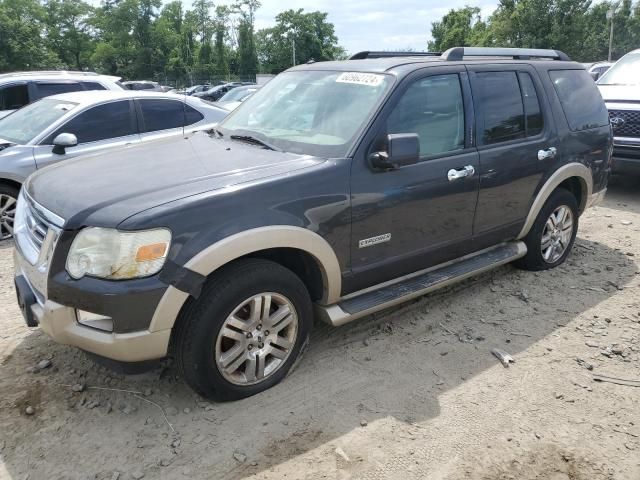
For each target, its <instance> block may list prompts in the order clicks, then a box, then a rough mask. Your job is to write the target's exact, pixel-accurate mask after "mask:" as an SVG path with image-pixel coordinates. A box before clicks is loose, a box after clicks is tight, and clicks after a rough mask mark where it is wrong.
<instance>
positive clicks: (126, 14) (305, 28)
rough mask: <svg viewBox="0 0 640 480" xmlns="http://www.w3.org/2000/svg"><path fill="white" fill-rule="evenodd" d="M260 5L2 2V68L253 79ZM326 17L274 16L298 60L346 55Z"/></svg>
mask: <svg viewBox="0 0 640 480" xmlns="http://www.w3.org/2000/svg"><path fill="white" fill-rule="evenodd" d="M260 6H261V4H260V1H258V0H238V1H236V2H235V3H234V4H232V5H230V6H226V5H218V6H217V7H215V8H214V3H213V2H212V1H211V0H194V1H193V3H192V8H191V9H190V10H185V9H184V7H183V4H182V1H181V0H174V1H170V2H169V3H165V4H164V5H163V3H162V0H102V2H101V4H100V6H99V7H93V6H92V5H91V4H90V3H88V2H87V1H85V0H0V72H4V71H12V70H34V69H43V68H58V69H63V68H66V69H75V70H95V71H99V72H102V73H108V74H113V75H119V76H121V77H123V78H125V79H153V80H158V81H161V82H175V83H178V84H181V85H184V84H191V83H195V82H203V81H208V80H212V79H214V78H216V79H230V78H231V76H233V77H241V78H242V79H246V80H248V79H253V78H255V75H256V73H257V72H258V71H259V70H260V68H259V66H258V50H260V51H263V52H264V51H270V47H267V48H265V47H264V46H263V45H260V46H259V48H258V46H257V39H259V38H264V36H263V35H260V34H256V33H255V29H254V22H255V13H256V11H257V10H258V9H259V8H260ZM326 17H327V15H326V14H324V13H320V12H313V13H309V14H303V13H302V10H300V11H298V12H294V11H293V10H291V11H289V12H283V14H281V15H280V16H279V17H278V18H280V24H286V25H287V26H289V27H292V28H294V29H295V31H296V35H297V37H298V41H299V46H298V47H297V51H298V54H299V56H300V60H299V61H307V60H308V59H309V58H312V57H313V58H315V59H316V60H321V59H330V58H335V57H336V56H337V55H340V54H343V53H344V51H343V50H341V49H340V48H339V47H337V39H336V38H335V34H334V31H333V25H331V24H330V23H327V22H326ZM280 24H279V25H280ZM275 31H276V32H279V31H280V30H279V29H276V30H275ZM281 44H282V41H280V42H279V43H278V45H280V46H282V45H281ZM288 51H289V52H290V49H289V50H288ZM278 55H280V54H279V53H278V54H276V55H275V56H270V57H269V58H268V61H269V62H272V60H273V59H274V58H276V59H277V58H279V57H278ZM286 58H290V54H287V55H286ZM278 62H279V63H277V64H273V63H270V65H269V67H268V68H267V69H268V70H269V71H280V70H282V69H284V68H288V67H289V66H290V62H288V61H285V59H284V57H283V58H282V59H281V61H280V60H278Z"/></svg>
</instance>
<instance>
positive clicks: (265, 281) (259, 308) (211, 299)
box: [174, 259, 313, 401]
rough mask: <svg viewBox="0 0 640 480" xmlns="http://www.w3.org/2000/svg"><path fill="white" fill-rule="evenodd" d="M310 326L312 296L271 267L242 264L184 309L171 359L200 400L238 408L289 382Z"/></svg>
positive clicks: (292, 277) (222, 273)
mask: <svg viewBox="0 0 640 480" xmlns="http://www.w3.org/2000/svg"><path fill="white" fill-rule="evenodd" d="M267 297H268V298H267ZM257 298H259V299H257ZM243 305H244V306H243ZM266 305H269V306H270V308H269V313H268V314H265V312H264V311H265V310H266ZM239 307H242V308H239ZM287 311H288V312H290V313H289V314H287ZM256 312H257V313H256ZM232 314H234V316H233V318H231V315H232ZM254 314H255V315H256V316H255V317H254ZM279 316H282V317H283V319H281V320H278V317H279ZM275 320H278V321H275ZM256 322H257V323H256ZM287 322H288V323H287ZM263 323H264V325H263ZM285 323H286V326H284V327H283V325H284V324H285ZM293 325H295V328H294V326H293ZM312 325H313V309H312V305H311V299H310V297H309V292H308V291H307V289H306V287H305V285H304V283H302V281H301V280H300V278H298V276H297V275H295V274H294V273H293V272H292V271H290V270H288V269H287V268H284V267H283V266H281V265H279V264H277V263H275V262H271V261H267V260H261V259H243V260H239V261H236V262H234V263H232V264H230V265H228V266H226V267H223V268H222V269H221V270H220V271H219V272H218V273H216V274H215V276H214V277H213V278H211V279H210V280H209V281H208V282H207V283H206V284H205V287H204V289H203V291H202V294H201V295H200V297H199V298H198V299H197V300H194V301H192V302H191V303H189V304H188V305H187V306H186V307H185V309H184V310H183V312H182V313H181V315H180V318H179V319H178V324H177V330H176V343H175V345H174V354H175V356H176V360H177V365H178V368H179V369H180V371H181V373H182V375H183V377H184V379H185V380H186V382H187V383H188V384H189V386H191V388H193V389H194V390H195V391H196V392H198V393H199V394H200V395H202V396H203V397H206V398H209V399H212V400H217V401H229V400H238V399H241V398H245V397H249V396H251V395H255V394H257V393H259V392H262V391H264V390H266V389H268V388H271V387H272V386H274V385H276V384H277V383H279V382H280V381H282V380H283V379H284V378H285V377H286V376H287V374H288V373H289V371H290V370H291V368H292V367H293V366H294V364H295V363H296V360H297V359H298V357H300V355H301V354H302V352H303V350H304V349H305V348H306V346H307V344H308V342H309V334H310V332H311V327H312ZM223 327H224V330H223ZM269 328H272V331H271V332H269V331H268V329H269ZM276 329H278V330H276ZM250 334H251V338H249V336H248V335H250ZM287 345H288V346H289V348H285V347H287ZM243 358H244V360H242V359H243ZM238 362H241V363H238ZM261 368H262V374H263V375H262V377H261Z"/></svg>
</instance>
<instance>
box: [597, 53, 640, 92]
mask: <svg viewBox="0 0 640 480" xmlns="http://www.w3.org/2000/svg"><path fill="white" fill-rule="evenodd" d="M598 85H640V52H637V53H628V54H627V55H625V56H624V57H622V58H621V59H620V60H618V61H617V62H616V63H615V65H613V67H611V68H610V69H609V70H608V71H607V72H606V73H605V74H604V75H603V76H602V77H601V78H600V80H599V81H598Z"/></svg>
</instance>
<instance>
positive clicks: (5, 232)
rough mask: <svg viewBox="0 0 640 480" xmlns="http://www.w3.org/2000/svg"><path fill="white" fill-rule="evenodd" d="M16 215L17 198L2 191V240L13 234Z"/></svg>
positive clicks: (0, 222) (0, 203) (0, 231)
mask: <svg viewBox="0 0 640 480" xmlns="http://www.w3.org/2000/svg"><path fill="white" fill-rule="evenodd" d="M15 216H16V199H15V198H14V197H12V196H11V195H7V194H6V193H0V240H6V239H8V238H11V237H12V236H13V222H14V219H15Z"/></svg>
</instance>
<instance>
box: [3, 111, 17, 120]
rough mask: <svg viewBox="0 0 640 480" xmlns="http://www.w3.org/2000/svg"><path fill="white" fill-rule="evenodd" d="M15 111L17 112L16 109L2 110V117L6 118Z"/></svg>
mask: <svg viewBox="0 0 640 480" xmlns="http://www.w3.org/2000/svg"><path fill="white" fill-rule="evenodd" d="M13 112H15V110H0V118H4V117H6V116H7V115H9V114H10V113H13Z"/></svg>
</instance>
